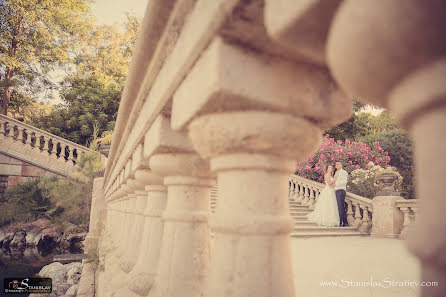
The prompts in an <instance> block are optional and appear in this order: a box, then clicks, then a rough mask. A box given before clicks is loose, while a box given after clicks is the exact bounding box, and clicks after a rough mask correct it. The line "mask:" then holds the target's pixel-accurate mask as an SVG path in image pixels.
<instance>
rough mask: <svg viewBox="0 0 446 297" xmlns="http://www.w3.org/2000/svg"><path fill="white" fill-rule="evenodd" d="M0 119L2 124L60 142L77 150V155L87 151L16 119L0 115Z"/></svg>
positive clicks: (82, 147) (78, 145) (85, 148)
mask: <svg viewBox="0 0 446 297" xmlns="http://www.w3.org/2000/svg"><path fill="white" fill-rule="evenodd" d="M0 119H1V120H3V121H4V122H8V123H11V124H12V125H17V126H18V127H22V128H26V129H27V130H29V131H31V132H35V133H38V134H40V135H42V136H45V137H48V138H51V139H55V140H57V141H58V142H60V144H61V145H68V146H69V147H71V148H75V149H77V150H78V153H81V152H87V151H89V149H88V148H87V147H85V146H82V145H80V144H77V143H74V142H71V141H69V140H67V139H65V138H62V137H60V136H56V135H54V134H51V133H49V132H47V131H44V130H41V129H39V128H36V127H34V126H31V125H28V124H25V123H23V122H20V121H18V120H16V119H13V118H10V117H8V116H5V115H2V114H0Z"/></svg>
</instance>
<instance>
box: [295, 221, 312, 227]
mask: <svg viewBox="0 0 446 297" xmlns="http://www.w3.org/2000/svg"><path fill="white" fill-rule="evenodd" d="M294 226H317V224H316V223H313V222H310V221H303V220H302V221H296V223H295V224H294Z"/></svg>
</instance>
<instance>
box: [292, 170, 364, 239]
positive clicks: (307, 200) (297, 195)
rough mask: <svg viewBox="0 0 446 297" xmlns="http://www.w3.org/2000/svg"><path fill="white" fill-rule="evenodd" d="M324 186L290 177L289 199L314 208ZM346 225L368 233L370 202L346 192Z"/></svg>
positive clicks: (308, 180)
mask: <svg viewBox="0 0 446 297" xmlns="http://www.w3.org/2000/svg"><path fill="white" fill-rule="evenodd" d="M324 187H325V185H324V184H322V183H319V182H316V181H313V180H310V179H307V178H304V177H301V176H298V175H295V174H293V175H290V178H289V195H288V196H289V198H290V199H292V200H293V201H296V202H298V203H300V204H302V205H308V206H310V209H313V208H314V205H315V203H316V201H317V199H318V197H319V194H320V192H321V191H322V189H323V188H324ZM345 204H346V207H347V212H346V214H347V220H348V223H349V224H350V225H351V226H353V227H356V228H357V229H358V230H359V231H360V232H362V233H369V232H370V229H371V225H372V213H373V206H372V200H370V199H368V198H365V197H362V196H359V195H356V194H353V193H350V192H347V193H346V196H345Z"/></svg>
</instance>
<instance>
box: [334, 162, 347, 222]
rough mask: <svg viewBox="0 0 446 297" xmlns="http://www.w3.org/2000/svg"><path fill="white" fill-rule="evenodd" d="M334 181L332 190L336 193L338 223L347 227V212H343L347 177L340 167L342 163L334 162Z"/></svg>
mask: <svg viewBox="0 0 446 297" xmlns="http://www.w3.org/2000/svg"><path fill="white" fill-rule="evenodd" d="M336 169H337V170H336V175H335V177H336V182H335V184H334V190H335V193H336V201H337V203H338V211H339V225H340V226H342V227H347V226H348V222H347V214H346V213H345V207H344V201H345V194H346V186H347V178H348V173H347V171H345V170H344V169H342V163H341V162H336Z"/></svg>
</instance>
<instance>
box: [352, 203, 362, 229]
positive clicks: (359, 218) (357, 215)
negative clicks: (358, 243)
mask: <svg viewBox="0 0 446 297" xmlns="http://www.w3.org/2000/svg"><path fill="white" fill-rule="evenodd" d="M353 205H354V206H355V222H354V223H353V227H356V228H359V227H360V226H361V224H362V216H361V207H360V205H359V202H353Z"/></svg>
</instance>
